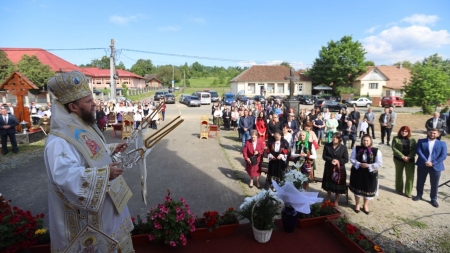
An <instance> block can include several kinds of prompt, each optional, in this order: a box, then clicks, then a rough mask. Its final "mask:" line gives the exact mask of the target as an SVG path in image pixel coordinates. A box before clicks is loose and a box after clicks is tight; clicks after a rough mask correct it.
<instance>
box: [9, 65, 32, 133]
mask: <svg viewBox="0 0 450 253" xmlns="http://www.w3.org/2000/svg"><path fill="white" fill-rule="evenodd" d="M0 89H4V90H7V91H8V92H9V94H11V95H15V96H16V97H17V104H16V108H14V115H15V116H16V119H17V120H18V121H19V122H21V121H23V120H25V121H27V122H28V121H30V111H29V109H28V107H24V106H23V96H26V95H28V90H35V89H39V88H38V87H37V86H36V85H35V84H34V83H33V82H31V81H30V79H28V78H27V77H25V76H24V75H23V74H21V73H20V72H14V73H12V74H11V75H10V76H9V77H8V78H7V79H6V80H5V81H4V82H3V83H2V84H1V85H0ZM20 127H21V126H20V124H19V125H18V126H17V127H16V130H18V131H22V129H20ZM28 129H30V128H29V127H28Z"/></svg>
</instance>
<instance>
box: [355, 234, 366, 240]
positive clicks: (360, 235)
mask: <svg viewBox="0 0 450 253" xmlns="http://www.w3.org/2000/svg"><path fill="white" fill-rule="evenodd" d="M364 238H366V237H365V236H364V235H363V234H359V235H358V237H357V239H358V241H361V240H362V239H364Z"/></svg>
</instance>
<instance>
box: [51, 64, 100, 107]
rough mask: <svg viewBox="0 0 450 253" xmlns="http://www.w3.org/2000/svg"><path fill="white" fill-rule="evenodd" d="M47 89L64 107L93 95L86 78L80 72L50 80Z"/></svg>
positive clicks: (63, 74) (62, 74) (60, 74)
mask: <svg viewBox="0 0 450 253" xmlns="http://www.w3.org/2000/svg"><path fill="white" fill-rule="evenodd" d="M47 87H48V89H49V90H50V91H51V92H52V93H53V95H55V96H56V97H57V98H58V101H59V102H60V103H61V104H63V105H64V104H67V103H69V102H73V101H75V100H77V99H80V98H84V97H86V96H89V95H91V94H92V92H91V89H90V88H89V84H88V82H87V79H86V76H85V75H84V74H83V73H81V72H79V71H72V72H67V73H58V74H56V75H55V76H53V77H51V78H50V79H49V80H48V82H47Z"/></svg>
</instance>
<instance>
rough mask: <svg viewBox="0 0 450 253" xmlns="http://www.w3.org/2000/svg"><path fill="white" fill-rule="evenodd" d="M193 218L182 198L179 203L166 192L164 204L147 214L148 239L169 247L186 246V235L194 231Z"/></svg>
mask: <svg viewBox="0 0 450 253" xmlns="http://www.w3.org/2000/svg"><path fill="white" fill-rule="evenodd" d="M194 222H195V217H194V214H193V213H191V210H190V207H189V205H188V204H186V201H185V200H184V199H183V198H180V200H179V201H176V200H173V199H172V198H171V197H170V190H167V196H166V197H165V202H164V203H162V204H159V205H158V206H157V207H156V208H151V209H150V210H149V211H148V213H147V224H148V234H149V235H148V239H149V240H150V241H162V242H164V243H165V244H169V245H170V246H173V247H175V246H177V245H180V244H181V245H183V246H184V245H186V243H187V239H186V234H187V233H188V232H189V231H195V226H194Z"/></svg>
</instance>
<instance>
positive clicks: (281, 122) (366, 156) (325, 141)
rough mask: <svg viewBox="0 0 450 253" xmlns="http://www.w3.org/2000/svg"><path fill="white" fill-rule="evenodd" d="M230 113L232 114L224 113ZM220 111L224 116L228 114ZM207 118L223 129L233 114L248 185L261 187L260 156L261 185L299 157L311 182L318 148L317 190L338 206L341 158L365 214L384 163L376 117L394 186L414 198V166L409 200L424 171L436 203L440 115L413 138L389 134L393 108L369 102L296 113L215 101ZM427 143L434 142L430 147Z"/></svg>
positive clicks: (343, 176)
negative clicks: (379, 109)
mask: <svg viewBox="0 0 450 253" xmlns="http://www.w3.org/2000/svg"><path fill="white" fill-rule="evenodd" d="M229 111H231V114H224V113H223V112H229ZM221 112H222V113H221ZM224 115H227V116H226V118H224ZM213 116H214V118H216V119H215V121H214V124H217V125H219V126H220V125H221V124H223V126H224V129H225V130H229V125H228V123H226V122H227V120H228V118H230V119H231V122H232V123H231V126H237V127H234V128H233V131H238V132H239V138H240V140H241V142H242V153H243V157H244V159H245V163H246V164H245V169H246V171H247V173H248V174H249V176H250V182H249V187H250V188H252V187H253V186H254V184H256V187H258V188H261V182H260V181H259V178H260V175H261V172H262V161H263V158H267V159H268V161H269V162H268V169H267V176H266V182H265V184H264V188H266V189H269V188H271V189H273V187H272V185H271V182H272V180H275V181H278V182H279V181H280V180H281V179H282V178H283V176H284V174H285V173H286V172H287V171H288V170H290V169H296V168H295V167H292V165H293V164H294V163H297V162H298V163H299V164H300V167H299V170H300V171H301V172H302V173H304V174H305V175H307V176H308V177H309V178H310V180H311V181H312V180H314V169H315V160H316V159H318V152H317V151H318V150H319V149H320V148H321V147H323V152H322V159H323V160H324V161H325V167H324V173H323V178H322V189H324V190H325V191H326V192H327V201H331V198H332V194H334V195H335V196H334V205H335V206H339V202H338V200H339V196H340V195H341V194H345V193H347V171H346V164H347V163H348V162H350V178H349V185H348V189H349V190H350V191H351V192H353V194H354V195H355V209H354V210H355V212H356V213H359V212H360V210H361V208H362V210H363V212H365V213H366V214H369V213H370V208H369V200H371V199H373V198H374V197H375V196H377V195H378V188H379V183H378V170H379V169H381V167H382V165H383V159H382V153H381V150H380V149H379V148H377V147H374V145H373V144H374V143H373V142H374V140H375V139H376V136H375V130H374V129H375V124H376V121H378V124H379V126H380V129H381V131H380V132H381V142H380V143H379V145H378V146H382V145H387V146H390V147H391V149H392V151H393V157H394V164H395V171H396V182H395V189H396V191H397V192H398V193H399V194H401V195H404V196H406V197H408V198H412V190H413V189H412V188H413V180H414V174H415V165H417V195H416V197H414V198H413V200H415V201H416V200H421V199H422V195H423V186H424V183H425V180H426V177H427V175H428V174H430V183H431V193H430V199H431V202H430V203H431V204H432V205H433V206H434V207H438V206H439V205H438V203H437V185H438V183H439V177H440V171H442V170H443V169H444V167H443V160H445V158H446V155H447V151H446V146H445V143H443V142H440V136H441V135H445V134H446V131H445V129H446V124H445V120H443V119H441V118H440V117H439V113H435V114H434V117H433V118H431V119H429V120H428V121H427V122H426V124H425V127H426V129H427V138H425V139H422V140H419V142H416V140H415V139H414V138H413V137H412V136H411V129H410V128H409V127H408V126H402V127H401V128H400V130H399V131H398V133H397V134H396V135H395V136H394V137H393V138H392V140H391V132H392V129H393V128H394V126H395V123H396V118H397V114H396V113H395V111H394V108H393V107H388V108H384V112H383V113H382V114H381V115H380V116H379V117H377V116H376V115H375V113H374V112H373V110H372V108H369V109H368V111H367V112H366V113H360V112H359V111H358V108H356V107H354V108H353V109H352V110H350V109H346V110H344V109H343V110H341V111H339V112H338V113H334V112H330V111H329V110H328V109H325V110H324V111H323V112H322V111H321V110H320V109H312V110H310V111H308V110H307V109H301V110H300V112H299V113H298V114H297V115H295V114H294V112H293V110H287V109H286V108H285V107H284V105H283V104H281V103H279V104H277V103H276V102H275V101H272V102H271V103H268V104H267V105H263V104H260V103H259V102H256V103H255V104H253V105H240V104H236V105H231V106H230V108H228V107H225V106H222V105H221V104H220V103H219V104H216V105H213ZM233 122H236V123H234V124H233ZM418 143H421V145H420V146H419V145H418ZM432 143H433V144H432ZM435 143H436V144H435ZM431 145H433V146H434V147H435V148H434V149H430V146H431ZM348 149H350V150H351V152H349V151H348ZM349 154H350V155H349ZM416 157H417V158H416ZM404 174H406V179H405V180H404V179H403V178H404ZM255 181H256V182H255ZM361 198H363V201H361Z"/></svg>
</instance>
